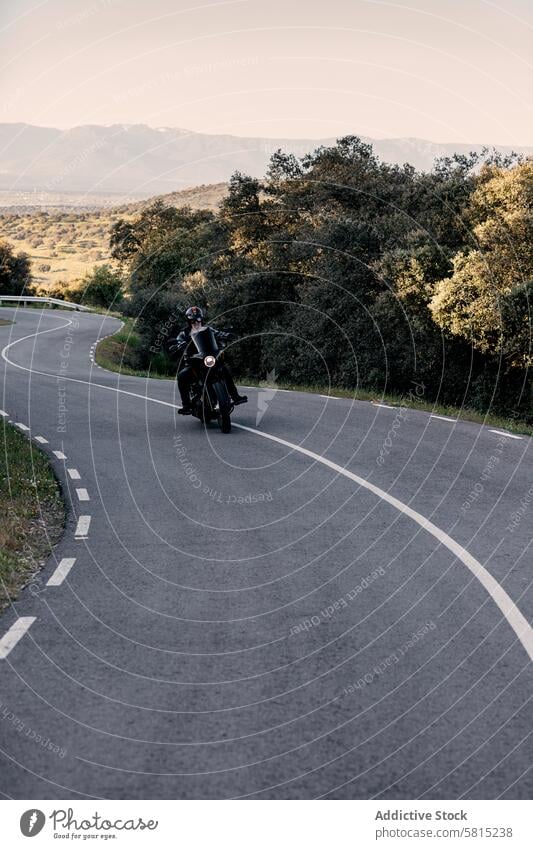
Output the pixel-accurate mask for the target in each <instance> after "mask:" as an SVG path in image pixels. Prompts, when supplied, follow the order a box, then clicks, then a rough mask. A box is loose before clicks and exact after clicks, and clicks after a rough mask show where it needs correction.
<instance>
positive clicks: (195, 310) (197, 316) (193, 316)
mask: <svg viewBox="0 0 533 849" xmlns="http://www.w3.org/2000/svg"><path fill="white" fill-rule="evenodd" d="M185 318H186V319H187V321H203V320H204V314H203V312H202V310H201V309H200V307H189V309H188V310H187V312H186V313H185Z"/></svg>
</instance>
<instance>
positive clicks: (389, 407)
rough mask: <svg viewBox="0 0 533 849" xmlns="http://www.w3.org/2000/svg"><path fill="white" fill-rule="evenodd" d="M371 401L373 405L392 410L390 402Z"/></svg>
mask: <svg viewBox="0 0 533 849" xmlns="http://www.w3.org/2000/svg"><path fill="white" fill-rule="evenodd" d="M371 403H372V406H373V407H385V409H386V410H394V407H392V406H391V405H390V404H380V403H379V402H378V401H372V402H371Z"/></svg>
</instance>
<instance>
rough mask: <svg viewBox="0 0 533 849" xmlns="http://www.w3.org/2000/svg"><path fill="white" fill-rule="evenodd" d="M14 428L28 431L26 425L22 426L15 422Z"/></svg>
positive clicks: (20, 423)
mask: <svg viewBox="0 0 533 849" xmlns="http://www.w3.org/2000/svg"><path fill="white" fill-rule="evenodd" d="M15 427H19V428H20V429H21V430H29V427H28V425H25V424H22V422H15Z"/></svg>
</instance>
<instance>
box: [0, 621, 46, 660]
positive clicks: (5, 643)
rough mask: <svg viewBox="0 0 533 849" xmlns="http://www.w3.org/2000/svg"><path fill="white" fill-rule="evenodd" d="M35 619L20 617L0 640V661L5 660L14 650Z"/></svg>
mask: <svg viewBox="0 0 533 849" xmlns="http://www.w3.org/2000/svg"><path fill="white" fill-rule="evenodd" d="M36 618H37V617H36V616H21V617H20V618H19V619H17V621H16V622H14V623H13V625H12V626H11V628H10V629H9V631H7V633H5V634H4V636H3V637H2V639H1V640H0V660H3V659H4V658H6V657H7V656H8V654H9V652H10V651H11V649H13V648H15V646H16V645H17V643H18V641H19V640H20V639H22V637H23V636H24V634H25V633H26V631H27V630H28V628H29V627H30V625H32V624H33V623H34V622H35V619H36Z"/></svg>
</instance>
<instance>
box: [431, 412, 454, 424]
mask: <svg viewBox="0 0 533 849" xmlns="http://www.w3.org/2000/svg"><path fill="white" fill-rule="evenodd" d="M429 418H430V419H440V420H441V422H454V423H455V422H457V419H450V418H448V416H438V415H437V414H436V413H431V415H430V417H429Z"/></svg>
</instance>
